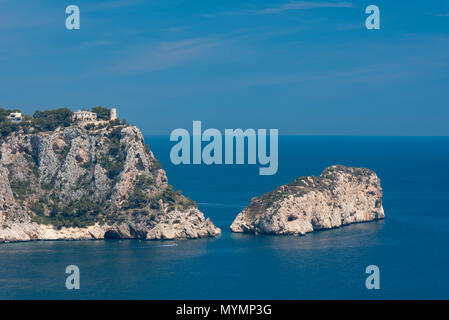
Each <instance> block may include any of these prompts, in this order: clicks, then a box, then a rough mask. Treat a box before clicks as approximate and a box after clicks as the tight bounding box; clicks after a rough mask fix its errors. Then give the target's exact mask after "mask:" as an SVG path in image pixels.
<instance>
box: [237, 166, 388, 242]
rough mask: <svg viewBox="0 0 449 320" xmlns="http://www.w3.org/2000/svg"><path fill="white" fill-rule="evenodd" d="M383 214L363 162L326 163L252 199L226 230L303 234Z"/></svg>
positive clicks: (372, 176)
mask: <svg viewBox="0 0 449 320" xmlns="http://www.w3.org/2000/svg"><path fill="white" fill-rule="evenodd" d="M384 217H385V214H384V210H383V207H382V188H381V185H380V180H379V178H378V177H377V175H376V174H375V173H374V172H373V171H371V170H369V169H365V168H352V167H345V166H339V165H336V166H331V167H329V168H326V169H325V170H324V171H323V172H322V173H321V175H320V176H319V177H315V176H308V177H300V178H297V179H295V180H294V181H293V182H291V183H289V184H286V185H283V186H280V187H278V188H276V189H275V190H273V191H271V192H268V193H266V194H264V195H262V196H261V197H255V198H253V199H251V202H250V204H249V205H248V206H247V207H246V208H245V209H243V211H242V212H240V213H239V214H238V215H237V217H236V218H235V220H234V222H233V223H232V225H231V231H233V232H244V233H252V234H257V233H261V234H277V235H304V234H306V233H308V232H312V231H315V230H324V229H331V228H337V227H340V226H342V225H347V224H351V223H356V222H367V221H373V220H378V219H383V218H384Z"/></svg>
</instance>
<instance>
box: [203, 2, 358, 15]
mask: <svg viewBox="0 0 449 320" xmlns="http://www.w3.org/2000/svg"><path fill="white" fill-rule="evenodd" d="M323 8H354V5H353V4H352V3H350V2H323V1H293V2H289V3H285V4H282V5H280V6H278V7H271V8H264V9H252V10H240V11H228V12H221V13H212V14H203V15H202V16H203V17H205V18H214V17H217V16H243V15H260V14H278V13H282V12H284V11H290V10H307V9H323Z"/></svg>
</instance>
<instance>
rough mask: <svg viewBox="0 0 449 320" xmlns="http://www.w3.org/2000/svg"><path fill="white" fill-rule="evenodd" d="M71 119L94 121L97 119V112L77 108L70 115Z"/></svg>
mask: <svg viewBox="0 0 449 320" xmlns="http://www.w3.org/2000/svg"><path fill="white" fill-rule="evenodd" d="M72 120H73V121H95V120H97V114H96V113H95V112H90V111H85V110H78V111H76V112H74V113H73V115H72Z"/></svg>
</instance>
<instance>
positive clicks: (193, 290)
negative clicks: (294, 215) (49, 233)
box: [0, 136, 449, 299]
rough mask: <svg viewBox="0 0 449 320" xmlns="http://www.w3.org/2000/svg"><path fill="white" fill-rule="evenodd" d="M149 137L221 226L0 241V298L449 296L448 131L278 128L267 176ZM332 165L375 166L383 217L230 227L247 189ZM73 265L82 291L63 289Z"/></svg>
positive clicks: (171, 173) (179, 184) (179, 181)
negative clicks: (168, 235) (316, 133)
mask: <svg viewBox="0 0 449 320" xmlns="http://www.w3.org/2000/svg"><path fill="white" fill-rule="evenodd" d="M145 140H146V142H147V143H149V144H150V146H151V149H152V150H153V152H154V153H155V155H156V157H157V158H158V159H159V160H160V161H161V163H162V164H163V166H164V168H165V169H166V171H167V175H168V179H169V182H170V184H172V185H174V186H175V189H179V190H182V191H183V192H184V194H185V195H187V196H189V197H190V198H192V199H194V200H195V201H196V202H197V203H198V204H199V207H200V209H201V210H202V211H203V212H204V213H205V215H206V216H207V217H210V218H211V220H212V221H213V222H214V223H215V224H216V225H217V226H218V227H220V228H222V230H223V234H222V236H221V237H220V238H218V239H200V240H187V241H133V240H109V241H73V242H71V241H37V242H27V243H9V244H0V298H1V299H449V250H448V249H449V138H447V137H280V140H279V171H278V173H277V174H276V175H274V176H259V174H258V168H259V167H258V166H257V165H250V166H249V165H240V166H237V165H234V166H225V165H222V166H205V165H190V166H185V165H181V166H174V165H172V164H171V163H170V160H169V151H170V148H171V145H172V143H171V142H170V141H169V139H168V137H162V136H148V137H146V138H145ZM333 164H342V165H348V166H357V167H366V168H370V169H372V170H374V171H375V172H376V173H377V174H378V176H379V177H380V179H381V181H382V187H383V190H384V201H383V205H384V209H385V213H386V219H385V220H383V221H378V222H370V223H363V224H354V225H350V226H346V227H342V228H339V229H334V230H329V231H322V232H316V233H312V234H308V235H306V236H303V237H294V236H263V235H257V236H254V235H244V234H231V233H230V232H229V225H230V224H231V222H232V221H233V219H234V217H235V216H236V215H237V214H238V213H239V212H240V210H242V209H243V208H244V207H245V206H246V205H247V204H248V203H249V201H250V199H251V198H252V197H253V196H256V195H262V194H263V193H265V192H267V191H270V190H272V189H273V188H275V187H276V186H278V185H280V184H284V183H287V182H289V181H291V180H293V179H294V178H296V177H298V176H302V175H312V174H313V175H319V174H320V172H321V171H322V170H323V169H324V168H325V167H327V166H330V165H333ZM72 264H74V265H77V266H79V268H80V271H81V289H80V290H73V291H69V290H67V289H66V288H65V279H66V276H67V275H66V274H65V268H66V266H68V265H72ZM368 265H377V266H378V267H379V269H380V289H379V290H367V289H366V287H365V279H366V277H367V276H368V275H367V274H365V268H366V267H367V266H368Z"/></svg>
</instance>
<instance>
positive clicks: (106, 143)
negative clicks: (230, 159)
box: [0, 107, 221, 242]
mask: <svg viewBox="0 0 449 320" xmlns="http://www.w3.org/2000/svg"><path fill="white" fill-rule="evenodd" d="M0 132H1V137H0V155H1V160H0V242H5V241H27V240H58V239H65V240H81V239H82V240H85V239H193V238H202V237H216V236H218V235H220V233H221V230H220V229H219V228H217V227H215V226H214V225H213V223H212V222H211V221H210V220H209V219H206V218H205V217H204V215H203V213H202V212H200V211H199V210H198V208H197V206H196V204H195V202H193V201H192V200H190V199H188V198H186V197H184V196H183V195H182V194H181V192H180V191H175V190H174V189H173V187H172V186H170V185H169V184H168V182H167V177H166V174H165V171H164V170H163V169H162V168H161V165H160V163H159V162H158V161H157V160H156V158H155V157H154V155H153V153H152V151H151V150H150V148H149V146H147V145H145V144H144V140H143V136H142V133H141V132H140V131H139V129H138V128H136V127H135V126H131V125H129V124H128V123H126V121H120V120H119V119H117V117H116V110H115V109H111V110H108V109H107V108H103V107H96V108H93V109H92V111H86V110H83V111H78V112H75V113H73V112H72V111H70V110H69V109H66V108H62V109H57V110H50V111H43V112H40V111H37V112H35V113H34V115H33V116H32V117H31V116H26V115H23V116H22V114H21V113H20V112H18V110H5V109H0Z"/></svg>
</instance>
